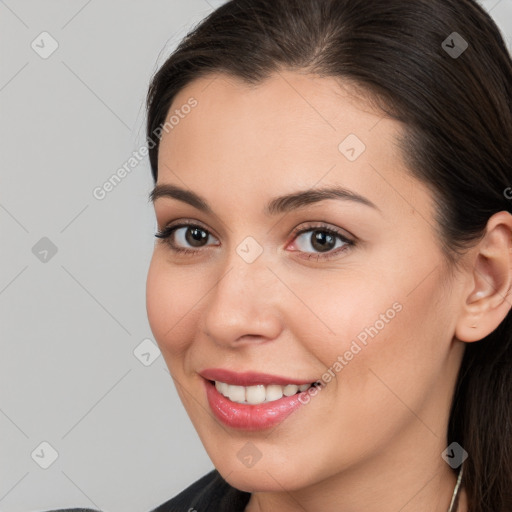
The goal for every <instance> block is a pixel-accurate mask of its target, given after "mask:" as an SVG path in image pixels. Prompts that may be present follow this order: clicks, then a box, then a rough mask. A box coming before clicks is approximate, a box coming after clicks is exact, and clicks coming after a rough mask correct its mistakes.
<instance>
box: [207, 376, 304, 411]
mask: <svg viewBox="0 0 512 512" xmlns="http://www.w3.org/2000/svg"><path fill="white" fill-rule="evenodd" d="M215 387H216V389H217V391H218V392H219V393H221V394H222V395H224V396H225V397H226V398H229V399H230V400H231V401H232V402H238V403H248V404H251V405H258V404H262V403H265V402H273V401H274V400H279V399H280V398H282V397H283V395H284V396H292V395H295V394H296V393H297V391H301V392H302V391H306V390H307V389H309V388H310V387H311V384H302V385H300V386H297V385H296V384H287V385H286V386H280V385H278V384H269V385H268V386H264V385H263V384H258V385H256V386H235V385H232V384H227V383H225V382H219V381H215Z"/></svg>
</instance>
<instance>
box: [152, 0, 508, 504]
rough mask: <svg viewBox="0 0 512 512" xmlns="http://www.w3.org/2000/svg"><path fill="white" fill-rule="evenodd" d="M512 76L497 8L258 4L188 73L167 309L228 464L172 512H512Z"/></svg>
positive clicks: (182, 380) (250, 2)
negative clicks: (494, 16)
mask: <svg viewBox="0 0 512 512" xmlns="http://www.w3.org/2000/svg"><path fill="white" fill-rule="evenodd" d="M511 84H512V65H511V60H510V56H509V54H508V52H507V49H506V46H505V44H504V42H503V39H502V37H501V35H500V33H499V31H498V29H497V27H496V25H495V24H494V22H493V21H492V20H491V19H490V17H489V16H488V15H487V14H486V13H485V12H484V10H483V9H482V8H481V7H480V6H479V5H478V4H477V3H476V2H474V1H473V0H409V1H407V2H404V1H403V0H232V1H230V2H228V3H226V4H225V5H223V6H222V7H220V8H219V9H217V10H216V11H215V12H213V13H212V14H211V15H210V16H209V17H208V18H207V19H205V20H204V21H203V22H202V23H200V24H199V26H198V27H196V28H195V30H194V31H193V32H191V33H190V34H189V35H188V36H187V37H186V38H185V39H184V40H183V42H182V43H181V44H180V46H179V47H178V48H177V50H176V51H175V52H174V53H173V54H172V55H171V56H170V57H169V59H168V60H167V61H166V62H165V63H164V64H163V66H162V67H161V68H160V70H159V71H158V72H157V73H156V75H155V76H154V77H153V79H152V83H151V85H150V88H149V92H148V98H147V108H148V119H147V140H148V148H149V156H150V162H151V167H152V173H153V178H154V181H155V189H154V190H153V191H152V193H151V199H152V201H153V203H154V207H155V212H156V217H157V222H158V232H157V234H156V236H157V238H158V239H157V243H156V244H155V248H154V254H153V258H152V261H151V265H150V268H149V273H148V280H147V311H148V318H149V321H150V325H151V328H152V331H153V334H154V336H155V339H156V340H157V342H158V344H159V347H160V349H161V351H162V354H163V356H164V358H165V360H166V363H167V365H168V368H169V370H170V372H171V375H172V377H173V379H174V382H175V384H176V388H177V390H178V393H179V395H180V398H181V400H182V402H183V404H184V406H185V408H186V410H187V413H188V415H189V416H190V419H191V421H192V422H193V424H194V427H195V428H196V430H197V432H198V435H199V437H200V439H201V441H202V443H203V445H204V447H205V449H206V451H207V453H208V455H209V456H210V458H211V460H212V462H213V464H214V466H215V470H214V471H212V472H210V473H208V474H207V475H205V476H203V477H202V478H201V479H199V480H198V481H197V482H195V483H193V484H192V485H191V486H190V487H188V488H187V489H185V490H184V491H183V492H181V493H180V494H179V495H178V496H176V497H175V498H173V499H171V500H169V501H168V502H166V503H164V504H162V505H161V506H159V507H158V508H156V509H155V512H164V511H173V512H178V511H183V512H187V511H188V512H194V511H197V512H204V511H226V512H227V511H246V512H269V511H274V510H279V511H280V512H288V511H297V510H301V511H319V510H323V511H329V512H349V511H350V512H354V511H362V510H364V511H365V512H374V511H379V512H397V511H401V512H412V511H414V512H418V511H419V512H427V511H428V512H432V511H434V512H446V511H449V512H455V511H457V512H469V511H471V512H510V511H512V470H511V462H510V460H511V456H512V439H511V422H512V412H511V411H512V409H511V398H512V373H511V363H512V330H511V329H512V325H511V313H510V309H511V294H510V290H511V286H512V267H511V266H512V256H511V255H512V215H511V214H510V213H509V212H510V211H511V202H510V199H511V198H512V188H511V187H512V144H511V142H512V109H511Z"/></svg>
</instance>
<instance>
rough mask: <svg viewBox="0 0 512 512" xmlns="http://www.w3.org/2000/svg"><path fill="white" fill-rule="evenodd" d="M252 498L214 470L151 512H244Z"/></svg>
mask: <svg viewBox="0 0 512 512" xmlns="http://www.w3.org/2000/svg"><path fill="white" fill-rule="evenodd" d="M250 497H251V493H250V492H244V491H239V490H238V489H235V488H234V487H232V486H231V485H229V484H228V483H227V482H226V481H225V480H224V479H223V478H222V476H221V475H220V473H219V472H218V471H217V470H216V469H214V470H212V471H210V472H209V473H207V474H206V475H204V476H203V477H201V478H200V479H199V480H197V481H195V482H194V483H193V484H191V485H189V486H188V487H187V488H186V489H184V490H183V491H181V492H180V493H179V494H177V495H176V496H175V497H174V498H172V499H170V500H169V501H166V502H165V503H162V504H161V505H159V506H158V507H157V508H155V509H153V510H152V511H151V512H244V510H245V507H246V506H247V503H249V499H250ZM47 512H98V511H97V510H93V509H90V508H66V509H59V510H48V511H47Z"/></svg>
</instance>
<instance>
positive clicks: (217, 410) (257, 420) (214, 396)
mask: <svg viewBox="0 0 512 512" xmlns="http://www.w3.org/2000/svg"><path fill="white" fill-rule="evenodd" d="M214 380H221V379H214ZM203 382H204V385H205V388H206V396H207V399H208V403H209V404H210V408H211V410H212V412H213V414H214V415H215V416H216V418H218V419H219V421H221V422H222V423H224V424H225V425H227V426H228V427H231V428H235V429H241V430H251V431H252V430H262V429H266V428H271V427H273V426H275V425H277V424H279V423H281V422H282V421H283V420H284V419H285V418H286V417H287V416H289V415H290V414H291V413H292V412H294V411H295V410H297V409H298V408H299V407H301V405H304V404H307V403H308V402H309V401H310V400H311V399H312V398H313V397H314V396H315V395H312V396H311V397H306V396H305V395H306V394H307V393H308V392H307V391H302V392H301V393H296V394H295V395H292V396H283V397H282V398H280V399H279V400H274V401H273V402H265V403H263V404H259V405H250V404H240V403H236V402H232V401H231V400H229V398H226V397H225V396H224V395H222V394H221V393H219V392H218V391H217V389H216V387H215V384H213V383H212V382H210V380H207V379H203ZM221 382H225V380H221ZM273 382H274V383H275V381H273ZM288 382H289V381H288ZM260 383H261V381H260ZM300 398H302V400H303V401H301V400H300Z"/></svg>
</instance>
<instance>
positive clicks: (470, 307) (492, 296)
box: [455, 211, 512, 342]
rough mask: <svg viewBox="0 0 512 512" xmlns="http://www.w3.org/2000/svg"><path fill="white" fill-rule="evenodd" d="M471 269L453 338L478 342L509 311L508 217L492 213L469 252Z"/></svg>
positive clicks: (511, 228) (511, 241)
mask: <svg viewBox="0 0 512 512" xmlns="http://www.w3.org/2000/svg"><path fill="white" fill-rule="evenodd" d="M470 264H471V265H472V266H471V267H470V268H472V270H471V271H470V272H469V273H468V282H467V286H466V289H465V293H464V295H463V297H462V298H463V301H464V303H463V304H462V311H461V315H460V317H459V319H458V321H457V325H456V329H455V337H456V338H457V339H458V340H460V341H465V342H472V341H479V340H481V339H482V338H485V337H486V336H487V335H488V334H490V333H491V332H493V331H494V330H495V329H496V328H497V327H498V326H499V325H500V323H501V322H502V321H503V320H504V318H505V317H506V316H507V314H508V312H509V311H510V309H511V308H512V294H511V292H512V290H511V288H512V215H510V213H508V212H506V211H502V212H499V213H496V214H494V215H493V216H492V217H491V218H490V219H489V221H488V222H487V226H486V231H485V234H484V236H483V238H482V240H481V241H480V242H479V244H478V245H477V246H476V247H475V248H474V249H472V250H471V261H470Z"/></svg>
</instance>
